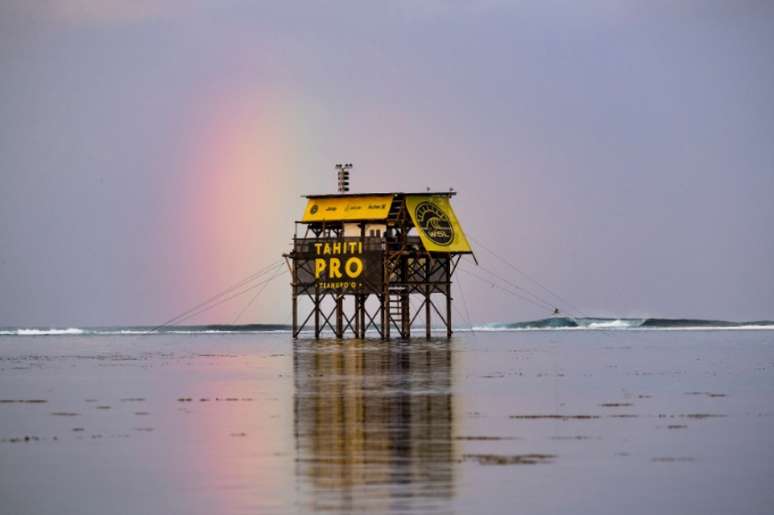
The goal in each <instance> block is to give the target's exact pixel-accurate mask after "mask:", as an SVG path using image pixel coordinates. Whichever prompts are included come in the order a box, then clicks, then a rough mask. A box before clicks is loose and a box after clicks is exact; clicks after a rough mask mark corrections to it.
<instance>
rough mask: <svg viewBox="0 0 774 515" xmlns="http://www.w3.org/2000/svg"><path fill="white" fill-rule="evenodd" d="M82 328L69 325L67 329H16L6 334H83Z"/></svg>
mask: <svg viewBox="0 0 774 515" xmlns="http://www.w3.org/2000/svg"><path fill="white" fill-rule="evenodd" d="M84 333H85V331H84V330H83V329H78V328H77V327H70V328H68V329H16V330H15V331H14V332H10V333H7V334H16V335H18V336H49V335H66V334H84Z"/></svg>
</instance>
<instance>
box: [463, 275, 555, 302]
mask: <svg viewBox="0 0 774 515" xmlns="http://www.w3.org/2000/svg"><path fill="white" fill-rule="evenodd" d="M459 270H460V271H461V272H465V273H466V274H468V275H471V276H473V277H475V278H476V279H478V280H480V281H483V282H485V283H486V284H488V285H490V286H491V287H492V288H497V289H499V290H502V291H504V292H505V293H507V294H509V295H512V296H514V297H516V298H519V299H521V300H523V301H524V302H528V303H530V304H533V305H535V306H537V307H539V308H543V309H547V310H549V311H552V310H553V309H554V306H552V305H550V304H546V303H545V302H538V301H535V300H533V299H530V298H529V297H525V296H524V295H521V294H519V293H517V292H515V291H511V290H509V289H508V288H505V287H504V286H501V285H499V284H497V283H495V282H493V281H490V280H489V279H487V278H486V277H482V276H480V275H478V274H476V273H473V272H471V271H470V270H468V269H466V268H463V267H459Z"/></svg>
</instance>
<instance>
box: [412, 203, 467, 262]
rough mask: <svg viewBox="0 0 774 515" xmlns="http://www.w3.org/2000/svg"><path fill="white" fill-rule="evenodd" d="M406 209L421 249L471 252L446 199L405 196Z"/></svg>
mask: <svg viewBox="0 0 774 515" xmlns="http://www.w3.org/2000/svg"><path fill="white" fill-rule="evenodd" d="M406 208H407V209H408V212H409V214H410V215H411V219H412V220H413V221H414V225H415V226H416V227H417V232H419V237H420V238H421V239H422V244H423V245H424V246H425V249H427V250H429V251H431V252H472V251H471V249H470V244H469V243H468V239H467V238H466V237H465V233H463V232H462V227H460V223H459V221H458V220H457V216H456V215H455V214H454V210H452V207H451V203H450V202H449V199H448V197H440V196H430V195H409V196H407V197H406Z"/></svg>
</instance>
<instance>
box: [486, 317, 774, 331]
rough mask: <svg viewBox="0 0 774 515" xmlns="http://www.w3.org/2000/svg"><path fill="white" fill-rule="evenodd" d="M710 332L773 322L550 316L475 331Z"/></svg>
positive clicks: (772, 324) (760, 326)
mask: <svg viewBox="0 0 774 515" xmlns="http://www.w3.org/2000/svg"><path fill="white" fill-rule="evenodd" d="M552 329H575V330H583V329H589V330H632V329H635V330H646V329H656V330H678V329H684V330H690V329H694V330H700V329H703V330H709V329H774V321H771V320H756V321H752V322H729V321H726V320H703V319H690V318H573V317H551V318H543V319H541V320H532V321H528V322H512V323H496V324H485V325H482V326H476V327H474V328H473V330H474V331H526V330H544V331H545V330H552Z"/></svg>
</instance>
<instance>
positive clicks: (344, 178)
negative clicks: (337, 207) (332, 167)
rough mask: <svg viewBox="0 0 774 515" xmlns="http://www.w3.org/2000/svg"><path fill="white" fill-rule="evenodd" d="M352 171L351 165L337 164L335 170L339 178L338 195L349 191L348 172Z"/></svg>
mask: <svg viewBox="0 0 774 515" xmlns="http://www.w3.org/2000/svg"><path fill="white" fill-rule="evenodd" d="M351 169H352V163H343V164H342V163H337V164H336V170H338V176H339V193H347V192H348V191H349V171H350V170H351Z"/></svg>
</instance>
